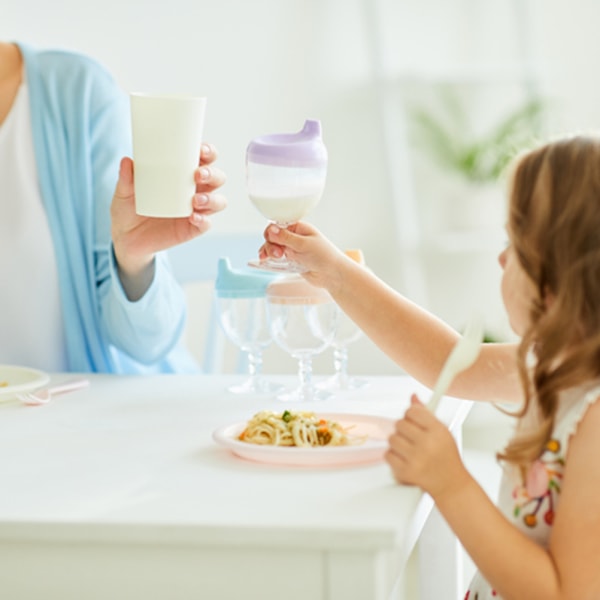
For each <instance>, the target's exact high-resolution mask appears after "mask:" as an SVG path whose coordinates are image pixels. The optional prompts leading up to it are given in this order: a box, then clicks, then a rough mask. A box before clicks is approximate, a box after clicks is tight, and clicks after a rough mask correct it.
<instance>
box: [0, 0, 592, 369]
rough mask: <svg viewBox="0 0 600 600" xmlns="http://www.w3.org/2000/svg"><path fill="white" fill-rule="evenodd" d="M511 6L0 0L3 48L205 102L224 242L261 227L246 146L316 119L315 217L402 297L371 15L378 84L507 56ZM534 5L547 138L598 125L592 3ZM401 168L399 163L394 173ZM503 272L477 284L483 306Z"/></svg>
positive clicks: (318, 0)
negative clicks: (16, 43) (12, 45)
mask: <svg viewBox="0 0 600 600" xmlns="http://www.w3.org/2000/svg"><path fill="white" fill-rule="evenodd" d="M515 2H516V3H517V4H518V3H519V2H520V3H521V4H524V3H525V0H515ZM512 6H513V5H512V4H511V3H510V2H507V1H506V0H454V1H451V0H410V1H404V2H399V1H398V0H379V1H377V0H371V1H369V0H364V1H361V0H210V1H209V0H193V1H192V0H169V1H167V2H162V3H153V2H147V1H142V0H126V1H123V0H102V1H101V2H100V1H97V2H94V3H92V2H86V1H81V0H54V1H53V2H47V1H42V0H18V1H17V0H0V37H1V38H3V39H7V40H21V41H26V42H29V43H31V44H34V45H37V46H62V47H67V48H72V49H75V50H78V51H82V52H85V53H88V54H91V55H93V56H95V57H96V58H98V59H99V60H100V61H102V62H103V63H105V64H106V65H107V66H108V67H109V68H110V69H111V70H112V72H113V73H114V74H115V75H116V77H117V78H118V80H119V81H120V83H121V84H122V85H123V87H124V88H126V89H127V90H144V91H154V90H159V91H183V92H193V93H200V94H203V95H206V96H208V108H207V119H206V126H205V132H206V135H205V137H206V139H207V140H210V141H211V142H213V143H214V144H216V145H217V147H218V148H219V150H220V160H219V165H220V167H221V168H222V169H224V170H225V171H226V172H227V176H228V181H227V184H226V186H225V188H224V192H225V193H226V194H227V196H228V200H229V207H228V209H227V210H226V211H225V212H224V213H223V214H221V215H218V216H216V217H215V219H214V228H216V229H220V230H223V231H248V230H257V231H262V229H263V228H264V225H265V223H264V220H263V219H262V217H260V215H259V214H258V213H257V211H256V210H255V209H254V208H253V206H251V204H250V202H249V201H248V199H247V197H246V193H245V190H244V182H243V177H244V151H245V147H246V145H247V142H248V140H249V139H250V138H251V137H253V136H254V135H257V134H260V133H266V132H274V131H293V130H296V129H299V128H300V127H301V125H302V123H303V121H304V119H305V118H307V117H311V118H318V119H321V121H322V123H323V129H324V137H325V141H326V143H327V145H328V148H329V155H330V170H329V176H328V183H327V189H326V194H325V196H324V198H323V200H322V202H321V204H320V205H319V206H318V207H317V208H316V210H315V211H314V213H313V214H312V215H311V216H310V217H309V218H310V220H311V221H312V222H313V223H315V224H316V225H317V226H318V227H320V228H321V229H322V230H323V231H324V232H326V233H327V234H328V235H329V237H331V238H332V239H333V241H334V242H336V243H337V244H339V245H340V246H342V247H361V248H363V250H364V252H365V255H366V257H367V261H368V263H369V265H370V266H371V267H372V268H373V270H374V271H375V272H377V273H378V274H379V275H381V276H382V277H383V278H384V279H386V280H387V281H388V282H390V283H391V284H392V285H394V286H395V287H397V288H399V289H401V290H402V291H406V292H407V293H409V294H410V293H411V289H410V288H409V287H408V285H409V282H408V281H407V280H406V279H405V278H404V277H403V275H402V271H401V269H400V264H401V263H400V252H401V250H402V245H401V244H399V240H398V235H397V232H398V231H399V230H401V227H400V228H399V225H401V224H399V222H398V219H399V215H402V212H400V213H399V212H398V211H397V210H396V209H397V207H395V206H394V202H395V201H396V199H395V198H394V197H393V194H392V192H393V188H392V186H393V178H390V170H389V169H388V165H387V163H386V157H385V154H384V149H385V143H384V141H385V139H386V138H384V136H383V133H384V132H383V131H382V120H381V117H382V115H381V112H380V109H381V105H380V104H379V100H380V96H379V93H380V92H381V91H382V89H383V88H382V87H378V86H377V85H376V84H377V80H376V79H375V76H374V73H373V71H372V67H373V60H374V58H377V55H376V54H373V52H372V50H373V48H372V47H371V46H369V42H370V41H371V42H372V41H373V38H369V35H368V32H369V29H368V27H367V26H368V24H369V23H372V21H370V18H371V16H372V12H369V11H371V10H372V9H373V8H375V9H377V11H379V14H380V15H381V16H382V17H383V18H382V20H381V23H380V25H381V29H380V36H379V37H378V38H377V39H378V40H379V42H380V43H381V48H380V50H381V52H382V55H381V56H382V64H383V66H384V72H383V75H386V76H387V75H390V76H393V77H395V76H396V75H398V74H401V73H406V72H407V71H410V72H417V73H419V72H423V71H437V72H438V73H439V72H444V70H448V71H449V70H451V69H455V68H456V66H457V64H458V65H459V66H461V65H463V64H468V63H472V62H473V61H475V62H477V63H478V64H479V65H480V66H482V67H483V68H484V69H485V68H486V67H487V65H491V64H495V63H497V62H499V61H504V60H506V59H510V60H512V59H514V58H515V56H518V53H517V50H518V48H516V43H517V42H516V39H517V38H516V37H515V35H514V31H512V30H511V27H512V22H511V20H510V16H511V15H510V13H509V12H508V11H509V9H510V7H512ZM507 7H508V8H507ZM531 7H532V10H531V15H532V17H533V18H532V28H531V31H530V33H529V34H528V36H527V39H528V40H529V41H530V42H531V55H532V58H533V59H534V62H535V63H536V68H537V72H538V75H539V83H540V86H541V87H542V89H543V91H544V93H545V94H546V95H548V96H549V97H551V98H552V99H553V102H554V104H553V107H554V109H553V115H552V118H551V122H550V123H549V129H550V130H552V131H557V132H558V131H565V130H568V129H589V128H595V127H596V126H597V124H598V121H599V120H600V102H599V101H598V96H599V87H598V83H597V81H598V68H597V65H596V57H597V56H600V39H599V38H598V36H597V32H596V28H597V24H598V22H600V3H598V2H596V0H574V1H573V2H569V3H564V2H562V1H560V0H531ZM380 83H381V81H380ZM400 133H401V132H398V135H400ZM387 134H388V136H389V137H388V138H387V139H388V141H389V139H394V138H395V132H393V131H392V132H390V131H387ZM404 158H405V157H404V156H403V155H402V154H398V155H397V156H395V157H394V158H393V160H394V161H396V162H395V164H394V167H396V165H397V168H398V169H400V171H401V169H402V164H404V163H403V161H404ZM399 201H400V202H402V201H403V200H402V199H400V200H399ZM422 201H423V199H422V198H417V202H422ZM411 226H412V225H411ZM415 226H418V224H415ZM400 241H401V240H400ZM494 252H495V251H492V252H490V253H489V254H490V260H491V261H492V262H493V255H494ZM411 260H412V259H411ZM447 263H448V261H447V260H446V261H445V262H444V264H443V266H441V267H437V266H436V265H437V264H438V263H437V262H436V261H434V262H433V264H430V261H428V262H427V264H428V265H429V266H428V267H427V268H428V273H429V276H430V278H431V277H435V276H436V275H437V274H438V273H442V272H443V274H444V278H445V279H444V280H445V281H447V282H448V283H447V284H445V285H447V286H448V288H447V289H446V288H443V289H442V290H441V291H440V290H439V289H437V288H435V294H436V300H437V301H436V302H435V303H434V302H432V301H431V298H429V299H427V297H426V296H425V297H424V299H425V300H427V301H428V302H430V305H432V306H433V305H434V304H435V306H436V307H437V306H438V305H439V304H440V302H439V297H440V296H444V295H445V296H447V299H448V302H449V304H453V307H456V306H457V305H458V306H460V304H461V303H460V300H457V298H456V292H457V290H460V288H461V285H462V284H463V279H464V278H465V277H466V276H465V275H464V270H465V263H462V264H457V266H456V278H457V279H454V278H453V271H452V265H449V264H447ZM419 268H420V267H419ZM490 268H491V269H492V270H493V269H496V267H495V265H493V264H492V266H491V267H490ZM436 269H437V271H436ZM440 269H442V271H440ZM474 269H485V267H479V266H473V267H469V268H468V271H469V274H468V277H470V278H471V279H473V278H475V279H476V280H477V278H478V277H479V271H475V270H474ZM498 276H499V272H494V275H493V277H492V279H491V280H490V279H489V278H488V279H485V277H483V278H482V279H481V281H482V282H483V281H485V282H486V283H485V285H486V286H490V290H489V294H491V295H495V293H496V290H495V289H494V288H495V285H496V281H497V278H498ZM453 279H454V280H453ZM431 289H434V288H431ZM484 302H485V300H484ZM441 312H442V313H443V312H444V311H443V310H442V311H441ZM453 314H454V313H453V310H448V312H447V315H448V318H450V320H452V318H454V319H455V321H456V322H454V323H453V324H454V325H455V326H457V327H460V326H462V323H461V322H458V319H459V317H452V315H453ZM443 316H446V315H443ZM360 348H361V350H360V358H359V360H356V361H354V362H355V364H356V363H359V364H357V365H356V367H355V370H357V371H369V372H385V371H389V370H394V369H395V367H393V366H392V365H391V363H390V362H389V361H388V359H386V358H384V357H383V356H382V355H381V354H380V353H379V351H378V350H376V349H375V348H374V347H372V346H371V345H370V344H369V343H368V342H363V343H361V344H360Z"/></svg>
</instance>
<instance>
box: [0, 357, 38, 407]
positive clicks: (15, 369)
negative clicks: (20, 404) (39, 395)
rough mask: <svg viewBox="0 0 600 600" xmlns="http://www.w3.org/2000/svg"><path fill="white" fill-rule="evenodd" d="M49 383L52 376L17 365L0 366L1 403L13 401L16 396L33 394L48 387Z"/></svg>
mask: <svg viewBox="0 0 600 600" xmlns="http://www.w3.org/2000/svg"><path fill="white" fill-rule="evenodd" d="M48 381H50V376H49V375H48V374H47V373H44V372H43V371H38V370H37V369H30V368H29V367H19V366H15V365H0V402H2V401H4V400H12V399H13V398H14V396H15V394H21V393H23V392H31V391H32V390H35V389H36V388H39V387H42V386H43V385H46V384H47V383H48Z"/></svg>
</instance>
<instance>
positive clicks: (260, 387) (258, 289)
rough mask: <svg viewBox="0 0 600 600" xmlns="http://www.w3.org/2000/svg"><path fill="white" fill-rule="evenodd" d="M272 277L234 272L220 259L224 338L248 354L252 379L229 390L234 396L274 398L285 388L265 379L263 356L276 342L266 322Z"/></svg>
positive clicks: (218, 293)
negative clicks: (268, 287) (267, 395)
mask: <svg viewBox="0 0 600 600" xmlns="http://www.w3.org/2000/svg"><path fill="white" fill-rule="evenodd" d="M272 280H273V275H272V274H271V273H266V272H261V271H256V270H254V269H246V271H241V270H235V269H232V268H231V263H230V261H229V259H228V258H221V259H219V263H218V269H217V279H216V281H215V300H216V303H217V310H218V314H219V321H220V323H221V327H222V328H223V331H224V332H225V335H226V336H227V337H228V338H229V339H230V340H231V341H232V342H233V343H234V344H235V345H236V346H237V347H238V348H240V350H242V351H243V352H245V353H246V355H247V357H248V373H249V377H248V378H247V379H246V380H245V381H244V382H243V383H241V384H238V385H232V386H230V387H229V388H228V390H229V391H230V392H233V393H235V394H256V393H258V394H273V393H276V392H278V391H281V390H282V389H283V386H282V385H279V384H276V383H274V382H271V381H269V380H268V379H265V378H264V377H263V375H262V364H263V359H262V356H263V352H264V350H265V348H266V347H267V346H269V344H271V342H272V340H273V338H272V336H271V331H270V329H269V324H268V320H267V306H266V288H267V285H268V284H269V282H271V281H272Z"/></svg>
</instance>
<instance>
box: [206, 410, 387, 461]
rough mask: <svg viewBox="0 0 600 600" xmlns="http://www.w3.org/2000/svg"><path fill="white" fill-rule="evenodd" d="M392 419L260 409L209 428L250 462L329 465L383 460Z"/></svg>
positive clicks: (226, 444) (218, 441) (214, 434)
mask: <svg viewBox="0 0 600 600" xmlns="http://www.w3.org/2000/svg"><path fill="white" fill-rule="evenodd" d="M393 429H394V419H389V418H386V417H379V416H375V415H364V414H362V415H361V414H351V413H318V414H317V413H313V412H305V411H289V410H284V411H282V412H273V411H268V410H264V411H260V412H258V413H256V414H255V415H254V416H252V417H251V418H250V419H249V420H247V421H241V422H239V423H233V424H231V425H227V426H225V427H221V428H219V429H217V430H215V431H214V432H213V439H214V440H215V441H216V442H217V443H218V444H220V445H221V446H224V447H225V448H227V449H229V450H230V451H231V452H233V454H235V455H236V456H238V457H240V458H244V459H247V460H252V461H255V462H262V463H269V464H281V465H296V466H335V465H349V464H361V463H372V462H378V461H381V460H383V456H384V454H385V451H386V450H387V447H388V437H389V436H390V434H391V433H392V431H393Z"/></svg>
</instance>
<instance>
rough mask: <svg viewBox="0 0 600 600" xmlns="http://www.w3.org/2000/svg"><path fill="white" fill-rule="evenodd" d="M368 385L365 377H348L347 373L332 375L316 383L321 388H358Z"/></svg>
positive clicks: (342, 389) (341, 389)
mask: <svg viewBox="0 0 600 600" xmlns="http://www.w3.org/2000/svg"><path fill="white" fill-rule="evenodd" d="M368 385H369V381H368V380H367V379H361V378H359V377H350V376H349V375H341V374H336V375H332V376H331V377H329V378H328V379H326V380H325V381H322V382H321V383H318V384H317V387H318V388H320V389H322V390H340V391H344V390H360V389H361V388H364V387H366V386H368Z"/></svg>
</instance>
